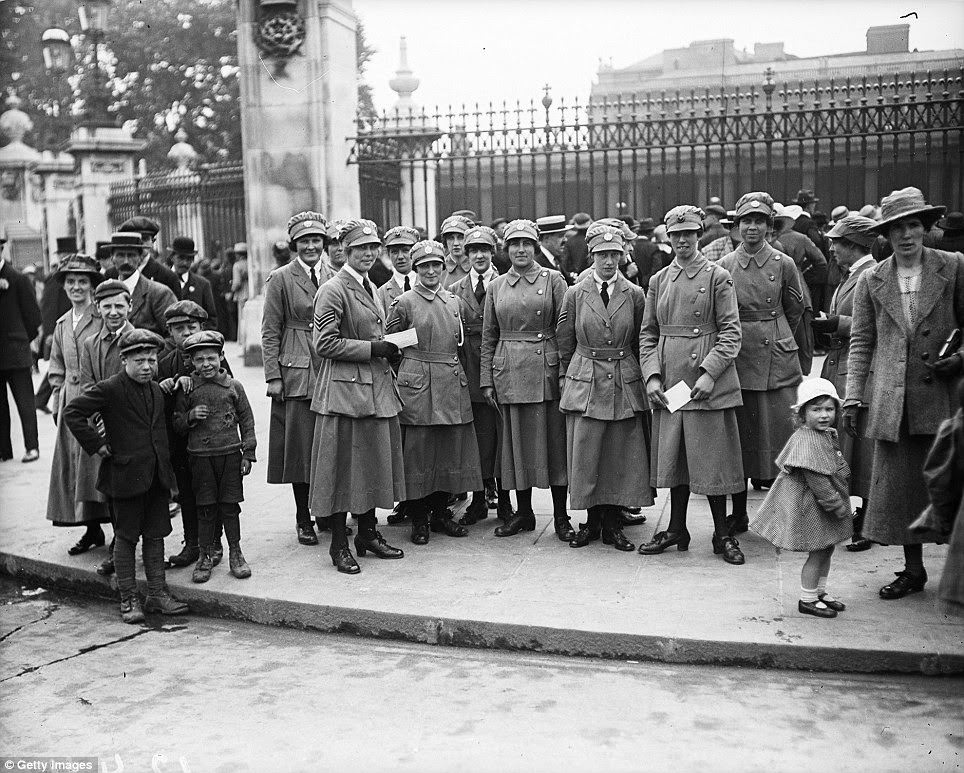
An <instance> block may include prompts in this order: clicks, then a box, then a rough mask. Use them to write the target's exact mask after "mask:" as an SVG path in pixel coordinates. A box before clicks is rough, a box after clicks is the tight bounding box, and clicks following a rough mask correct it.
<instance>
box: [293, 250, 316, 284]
mask: <svg viewBox="0 0 964 773" xmlns="http://www.w3.org/2000/svg"><path fill="white" fill-rule="evenodd" d="M295 262H296V263H297V264H298V265H299V266H301V268H302V270H303V271H304V272H305V275H306V276H307V277H308V278H309V279H311V269H312V266H309V265H308V264H307V263H305V262H304V261H303V260H302V259H301V256H300V255H295ZM319 263H321V258H318V260H317V262H316V263H315V265H314V268H315V270H316V271H317V269H318V264H319Z"/></svg>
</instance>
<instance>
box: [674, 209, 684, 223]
mask: <svg viewBox="0 0 964 773" xmlns="http://www.w3.org/2000/svg"><path fill="white" fill-rule="evenodd" d="M676 220H677V222H679V223H682V222H684V221H685V220H686V213H685V212H680V213H679V214H678V215H677V216H676Z"/></svg>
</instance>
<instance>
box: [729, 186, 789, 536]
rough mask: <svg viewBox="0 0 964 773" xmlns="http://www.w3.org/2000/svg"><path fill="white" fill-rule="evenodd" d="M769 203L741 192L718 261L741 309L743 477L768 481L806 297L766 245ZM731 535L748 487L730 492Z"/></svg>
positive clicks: (782, 428)
mask: <svg viewBox="0 0 964 773" xmlns="http://www.w3.org/2000/svg"><path fill="white" fill-rule="evenodd" d="M773 215H774V202H773V197H772V196H770V195H769V194H768V193H761V192H754V193H747V194H745V195H743V196H742V197H741V198H740V200H739V201H737V203H736V214H735V216H734V220H735V221H736V223H737V224H738V226H739V229H740V236H741V237H742V239H743V242H742V243H741V244H740V246H739V247H737V248H736V250H734V251H733V252H731V253H730V254H729V255H724V256H723V257H722V258H720V262H719V264H720V265H721V266H722V267H723V268H725V269H726V270H727V271H729V272H730V275H731V276H732V278H733V284H734V287H735V288H736V301H737V305H738V306H739V309H740V325H741V327H742V328H743V344H742V346H741V347H740V353H739V355H738V356H737V358H736V372H737V374H738V375H739V377H740V389H741V390H742V392H743V405H742V406H740V407H739V408H737V422H738V424H739V426H740V445H741V447H742V450H743V472H744V474H745V475H746V477H748V478H755V479H759V480H763V481H769V480H772V479H774V478H775V477H776V476H777V472H778V470H777V467H776V464H775V463H774V460H775V459H776V457H777V454H779V453H780V451H781V449H782V448H783V446H784V445H785V444H786V442H787V440H788V439H789V438H790V435H791V434H793V430H794V427H793V418H792V412H791V410H790V406H791V405H793V403H794V400H795V399H796V388H797V384H799V383H800V382H801V381H802V380H803V374H802V371H801V369H800V359H799V357H798V354H797V351H798V348H799V347H798V344H797V341H796V339H795V338H794V334H793V331H794V330H796V329H797V325H798V324H799V322H800V319H801V317H802V316H803V311H804V306H805V304H804V294H803V290H802V286H801V281H800V274H799V272H798V271H797V267H796V265H795V264H794V262H793V259H792V258H790V257H789V256H787V255H784V254H783V253H782V252H780V251H778V250H776V249H775V248H774V247H772V246H771V245H770V244H768V243H767V240H766V236H767V229H768V228H772V227H773ZM729 527H730V532H731V534H742V533H743V532H745V531H746V530H747V514H746V488H745V487H744V490H743V491H742V492H739V493H737V494H734V495H733V515H732V517H731V518H730V519H729Z"/></svg>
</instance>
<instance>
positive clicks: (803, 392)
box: [790, 378, 840, 411]
mask: <svg viewBox="0 0 964 773" xmlns="http://www.w3.org/2000/svg"><path fill="white" fill-rule="evenodd" d="M818 397H832V398H833V399H834V400H836V402H837V407H840V395H838V394H837V387H835V386H834V385H833V382H832V381H828V380H827V379H825V378H807V379H804V380H803V381H801V382H800V386H798V387H797V402H796V403H794V404H793V405H791V406H790V408H791V410H794V411H799V410H800V409H801V408H802V407H803V406H804V405H806V404H807V403H809V402H810V401H811V400H814V399H816V398H818Z"/></svg>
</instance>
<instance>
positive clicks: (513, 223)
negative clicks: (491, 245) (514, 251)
mask: <svg viewBox="0 0 964 773" xmlns="http://www.w3.org/2000/svg"><path fill="white" fill-rule="evenodd" d="M502 239H503V240H504V241H506V242H508V241H509V239H531V240H532V241H534V242H538V241H539V226H537V225H536V224H535V223H533V222H532V221H531V220H526V219H525V218H519V219H518V220H510V221H509V222H508V224H507V225H506V227H505V231H503V233H502Z"/></svg>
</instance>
